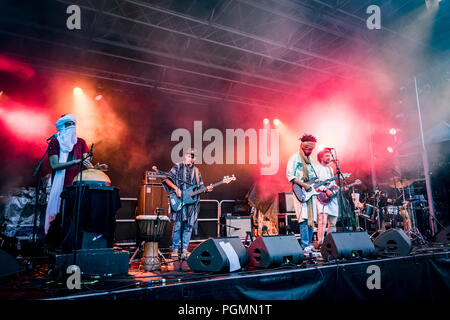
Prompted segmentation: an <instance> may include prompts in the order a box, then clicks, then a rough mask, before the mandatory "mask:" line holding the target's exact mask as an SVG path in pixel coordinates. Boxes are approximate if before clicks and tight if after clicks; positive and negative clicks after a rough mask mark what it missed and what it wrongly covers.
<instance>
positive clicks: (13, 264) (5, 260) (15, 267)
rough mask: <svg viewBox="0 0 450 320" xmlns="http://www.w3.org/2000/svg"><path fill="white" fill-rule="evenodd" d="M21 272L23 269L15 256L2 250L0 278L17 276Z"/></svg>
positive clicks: (0, 251) (0, 254)
mask: <svg viewBox="0 0 450 320" xmlns="http://www.w3.org/2000/svg"><path fill="white" fill-rule="evenodd" d="M20 271H21V267H20V265H19V263H18V262H17V260H16V259H14V257H13V256H11V255H10V254H8V253H6V252H5V251H3V250H0V278H1V277H6V276H9V275H11V274H15V273H18V272H20Z"/></svg>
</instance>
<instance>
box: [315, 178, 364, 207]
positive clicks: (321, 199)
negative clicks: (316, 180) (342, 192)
mask: <svg viewBox="0 0 450 320" xmlns="http://www.w3.org/2000/svg"><path fill="white" fill-rule="evenodd" d="M361 183H362V182H361V180H359V179H358V180H356V181H355V182H353V183H351V184H349V185H348V186H347V188H351V187H353V186H357V185H359V184H361ZM328 190H330V191H331V192H332V193H333V194H332V195H331V196H330V197H329V196H327V193H326V191H320V192H319V194H318V195H317V200H319V202H320V203H321V204H323V205H327V204H329V203H330V201H331V200H332V199H333V198H334V197H335V196H336V195H337V193H338V190H339V187H338V186H336V185H332V186H331V187H330V188H329V189H328Z"/></svg>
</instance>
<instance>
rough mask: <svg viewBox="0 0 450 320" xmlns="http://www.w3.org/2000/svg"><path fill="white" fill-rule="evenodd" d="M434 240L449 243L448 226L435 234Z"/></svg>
mask: <svg viewBox="0 0 450 320" xmlns="http://www.w3.org/2000/svg"><path fill="white" fill-rule="evenodd" d="M436 242H439V243H443V244H449V243H450V226H447V227H445V228H444V229H442V230H441V231H439V233H438V234H437V235H436Z"/></svg>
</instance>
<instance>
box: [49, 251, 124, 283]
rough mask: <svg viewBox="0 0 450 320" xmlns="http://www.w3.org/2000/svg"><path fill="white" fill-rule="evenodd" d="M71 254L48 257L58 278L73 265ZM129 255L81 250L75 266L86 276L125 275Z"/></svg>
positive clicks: (121, 252)
mask: <svg viewBox="0 0 450 320" xmlns="http://www.w3.org/2000/svg"><path fill="white" fill-rule="evenodd" d="M73 259H74V258H73V253H55V254H52V255H50V265H51V268H53V269H54V271H55V274H54V275H55V276H56V277H59V276H61V275H62V274H64V273H66V271H67V267H68V266H70V265H73ZM129 259H130V253H129V252H127V251H117V250H114V249H112V248H106V249H81V250H78V251H77V257H76V265H77V266H79V267H80V270H81V272H84V273H86V274H99V275H104V274H111V275H116V274H127V273H128V263H129Z"/></svg>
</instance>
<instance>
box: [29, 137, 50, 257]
mask: <svg viewBox="0 0 450 320" xmlns="http://www.w3.org/2000/svg"><path fill="white" fill-rule="evenodd" d="M49 141H50V140H49ZM49 141H48V142H47V149H46V150H45V153H44V155H43V156H42V158H41V159H40V160H39V162H38V165H37V167H36V169H35V170H34V173H33V177H37V182H36V201H35V205H34V221H33V241H32V248H33V250H34V249H35V247H36V234H37V217H38V212H39V195H40V191H41V167H42V163H43V162H44V159H45V156H46V155H47V153H48V149H49V148H50V143H49Z"/></svg>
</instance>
